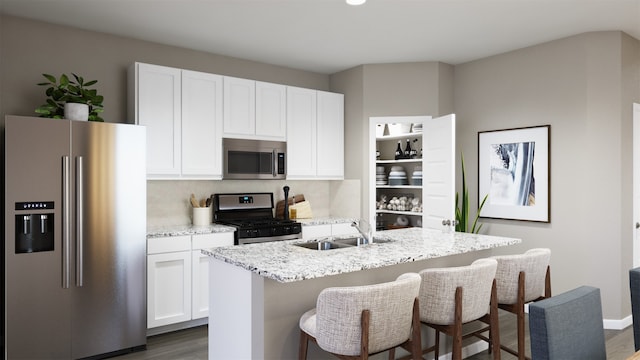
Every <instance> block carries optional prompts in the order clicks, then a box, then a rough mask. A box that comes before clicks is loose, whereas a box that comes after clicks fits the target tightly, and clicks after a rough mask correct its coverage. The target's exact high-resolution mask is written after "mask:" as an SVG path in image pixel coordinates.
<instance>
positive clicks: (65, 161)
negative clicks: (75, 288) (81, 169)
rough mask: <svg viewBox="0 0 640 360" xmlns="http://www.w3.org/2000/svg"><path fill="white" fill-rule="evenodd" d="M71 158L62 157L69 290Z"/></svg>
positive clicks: (64, 256) (65, 279) (64, 258)
mask: <svg viewBox="0 0 640 360" xmlns="http://www.w3.org/2000/svg"><path fill="white" fill-rule="evenodd" d="M69 161H70V160H69V157H68V156H63V157H62V288H63V289H68V288H69V271H70V270H69V258H70V251H71V248H70V245H71V241H70V236H71V232H70V227H71V224H70V222H71V206H70V205H71V204H70V203H71V200H70V199H69V196H71V189H70V186H71V179H70V178H71V174H70V170H71V169H70V168H69Z"/></svg>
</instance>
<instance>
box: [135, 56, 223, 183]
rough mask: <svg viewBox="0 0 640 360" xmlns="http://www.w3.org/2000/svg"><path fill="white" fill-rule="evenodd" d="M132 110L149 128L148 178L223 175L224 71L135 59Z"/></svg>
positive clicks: (201, 177)
mask: <svg viewBox="0 0 640 360" xmlns="http://www.w3.org/2000/svg"><path fill="white" fill-rule="evenodd" d="M129 87H130V92H129V96H130V99H129V116H130V117H131V118H134V119H135V122H136V124H139V125H144V126H145V127H146V128H147V178H149V179H221V178H222V76H219V75H214V74H207V73H201V72H195V71H187V70H181V69H176V68H171V67H166V66H158V65H151V64H143V63H135V64H134V65H133V67H132V68H131V69H130V71H129Z"/></svg>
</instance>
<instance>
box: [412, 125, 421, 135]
mask: <svg viewBox="0 0 640 360" xmlns="http://www.w3.org/2000/svg"><path fill="white" fill-rule="evenodd" d="M411 132H413V133H421V132H422V123H413V124H412V125H411Z"/></svg>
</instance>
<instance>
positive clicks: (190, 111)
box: [182, 70, 222, 179]
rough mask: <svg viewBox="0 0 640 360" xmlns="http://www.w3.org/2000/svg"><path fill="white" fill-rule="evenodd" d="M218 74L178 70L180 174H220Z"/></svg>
mask: <svg viewBox="0 0 640 360" xmlns="http://www.w3.org/2000/svg"><path fill="white" fill-rule="evenodd" d="M220 119H222V76H220V75H214V74H207V73H202V72H195V71H188V70H182V175H183V176H188V177H194V178H197V177H207V178H214V179H215V178H221V177H222V121H220Z"/></svg>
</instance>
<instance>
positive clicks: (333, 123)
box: [316, 91, 344, 180]
mask: <svg viewBox="0 0 640 360" xmlns="http://www.w3.org/2000/svg"><path fill="white" fill-rule="evenodd" d="M317 96H318V98H317V107H318V108H317V117H318V118H317V126H316V129H317V136H316V141H317V149H316V155H317V157H316V161H317V163H316V165H317V171H316V175H317V176H318V177H319V178H322V179H332V180H342V179H344V95H343V94H337V93H330V92H326V91H318V93H317Z"/></svg>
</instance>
